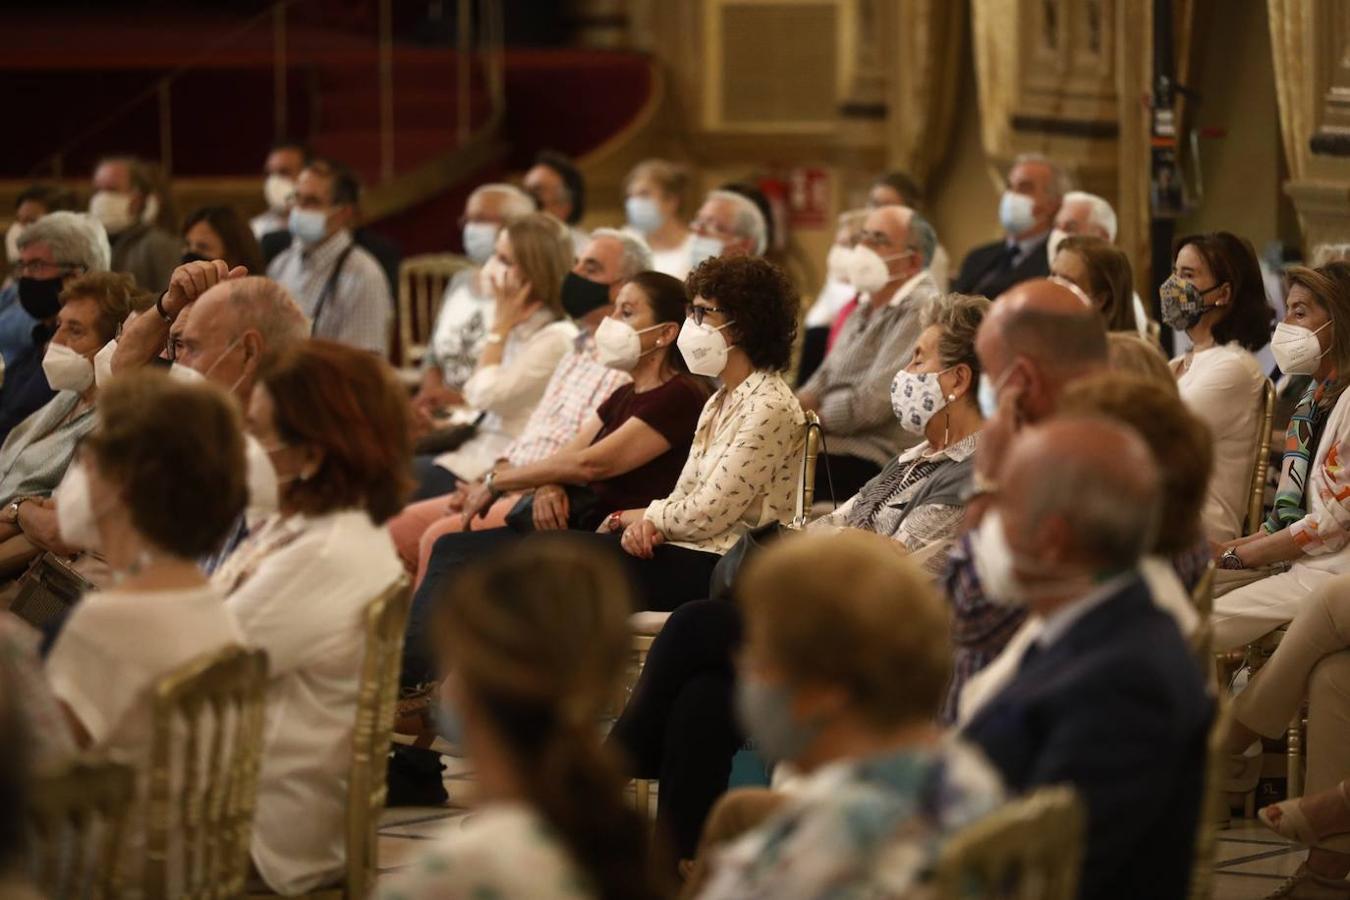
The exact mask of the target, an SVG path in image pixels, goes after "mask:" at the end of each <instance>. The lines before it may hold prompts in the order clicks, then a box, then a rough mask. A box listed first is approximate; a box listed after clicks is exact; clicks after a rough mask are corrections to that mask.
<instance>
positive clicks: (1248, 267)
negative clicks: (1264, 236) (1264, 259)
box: [1172, 231, 1275, 353]
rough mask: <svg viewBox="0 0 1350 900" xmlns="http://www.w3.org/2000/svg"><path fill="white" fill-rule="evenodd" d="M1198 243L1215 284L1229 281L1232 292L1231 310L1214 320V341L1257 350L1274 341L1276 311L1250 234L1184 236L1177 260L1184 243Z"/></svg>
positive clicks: (1176, 249)
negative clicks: (1273, 331) (1242, 236)
mask: <svg viewBox="0 0 1350 900" xmlns="http://www.w3.org/2000/svg"><path fill="white" fill-rule="evenodd" d="M1186 246H1191V247H1194V248H1195V250H1196V252H1197V253H1199V254H1200V255H1201V256H1203V257H1204V259H1205V263H1206V264H1207V265H1208V266H1209V271H1210V272H1211V273H1212V274H1213V275H1214V284H1215V285H1216V286H1217V285H1221V284H1227V285H1228V286H1229V288H1230V292H1231V294H1232V298H1233V299H1232V303H1231V305H1230V306H1229V307H1228V314H1227V315H1226V316H1224V317H1223V318H1222V319H1220V320H1219V321H1218V322H1216V323H1214V328H1213V329H1212V330H1213V332H1214V342H1215V343H1216V344H1227V343H1228V342H1229V341H1237V342H1238V345H1239V346H1241V347H1245V348H1246V349H1247V350H1249V351H1251V352H1252V353H1255V352H1256V351H1257V350H1260V349H1261V348H1262V347H1264V346H1265V345H1266V344H1268V343H1270V331H1271V328H1272V327H1273V323H1274V321H1275V311H1274V310H1273V309H1271V308H1270V301H1268V300H1267V299H1266V285H1265V281H1263V280H1262V278H1261V264H1260V263H1259V262H1257V259H1256V250H1255V249H1253V248H1252V245H1251V242H1250V241H1248V240H1247V239H1246V238H1240V237H1238V236H1237V235H1235V234H1232V233H1230V232H1227V231H1211V232H1208V233H1206V234H1191V235H1187V236H1186V237H1183V238H1180V239H1179V240H1178V241H1177V242H1176V244H1175V245H1174V246H1173V250H1172V259H1173V260H1174V261H1175V260H1176V258H1177V254H1178V253H1180V252H1181V248H1182V247H1186Z"/></svg>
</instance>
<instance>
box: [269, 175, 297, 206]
mask: <svg viewBox="0 0 1350 900" xmlns="http://www.w3.org/2000/svg"><path fill="white" fill-rule="evenodd" d="M294 193H295V179H293V178H287V177H286V176H285V175H278V174H276V173H275V172H274V173H272V174H271V175H268V176H267V178H266V179H265V180H264V181H263V199H264V200H266V201H267V208H268V209H270V210H272V212H276V213H281V212H285V211H286V207H287V206H290V204H291V195H292V194H294Z"/></svg>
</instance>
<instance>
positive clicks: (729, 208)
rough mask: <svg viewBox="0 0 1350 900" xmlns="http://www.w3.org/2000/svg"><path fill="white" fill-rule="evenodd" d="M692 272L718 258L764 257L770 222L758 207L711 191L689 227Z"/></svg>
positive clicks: (731, 194)
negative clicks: (705, 261)
mask: <svg viewBox="0 0 1350 900" xmlns="http://www.w3.org/2000/svg"><path fill="white" fill-rule="evenodd" d="M689 230H690V232H691V233H692V234H693V235H694V239H693V240H692V241H691V242H690V244H689V268H690V269H694V268H697V267H698V265H699V263H701V262H703V261H704V260H706V259H712V258H713V257H719V256H763V255H764V251H765V250H767V249H768V248H769V238H768V222H767V220H766V219H765V218H764V214H763V213H761V212H760V211H759V207H757V206H755V204H754V203H753V202H751V201H750V200H747V199H746V198H745V197H743V196H741V195H740V194H737V193H735V192H734V191H725V190H716V191H710V192H709V193H708V196H707V197H706V198H704V200H703V205H702V206H700V207H699V209H698V214H697V215H696V216H694V221H692V222H690V223H689Z"/></svg>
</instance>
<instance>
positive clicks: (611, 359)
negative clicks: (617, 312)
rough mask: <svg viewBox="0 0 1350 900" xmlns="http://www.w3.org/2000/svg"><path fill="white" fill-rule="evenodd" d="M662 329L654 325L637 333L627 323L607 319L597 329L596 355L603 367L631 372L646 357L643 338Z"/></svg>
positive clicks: (654, 348)
mask: <svg viewBox="0 0 1350 900" xmlns="http://www.w3.org/2000/svg"><path fill="white" fill-rule="evenodd" d="M660 327H661V326H660V325H653V326H651V327H650V328H644V329H642V330H641V331H637V330H636V329H634V328H633V326H632V325H629V324H628V323H627V322H622V321H620V320H618V319H615V318H607V319H605V320H604V321H603V322H601V323H600V327H599V328H597V329H595V355H596V356H597V357H598V358H599V360H600V363H601V364H602V365H605V366H609V368H611V369H618V370H619V371H620V372H631V371H633V367H634V366H636V365H637V364H638V360H639V359H641V358H642V357H643V356H645V355H646V354H645V353H643V352H642V337H641V336H642V335H644V334H646V333H647V332H649V331H655V330H656V329H658V328H660ZM660 346H661V345H660V344H657V345H656V346H654V347H652V348H651V349H650V350H648V351H647V353H651V352H652V350H656V349H657V348H658V347H660Z"/></svg>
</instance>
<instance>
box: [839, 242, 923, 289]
mask: <svg viewBox="0 0 1350 900" xmlns="http://www.w3.org/2000/svg"><path fill="white" fill-rule="evenodd" d="M912 252H913V251H912V250H911V251H906V252H904V253H896V254H893V255H891V256H886V257H883V256H882V255H881V254H880V253H877V251H875V250H873V249H872V248H871V247H868V246H867V245H866V244H859V245H858V246H856V247H854V248H853V252H852V253H851V254H850V257H849V267H848V280H849V282H850V283H851V284H852V285H853V286H854V287H855V288H857V289H858V290H860V291H864V292H865V293H868V294H875V293H876V292H877V291H880V290H881V289H882V288H884V287H885V286H886V285H888V284H890V283H891V282H892V281H898V280H899V277H898V276H896V277H892V276H891V270H890V269H888V268H887V267H886V263H888V262H890V261H891V260H893V259H901V258H903V257H906V256H909V255H910V254H911V253H912Z"/></svg>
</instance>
